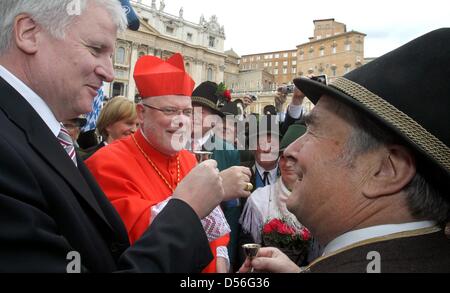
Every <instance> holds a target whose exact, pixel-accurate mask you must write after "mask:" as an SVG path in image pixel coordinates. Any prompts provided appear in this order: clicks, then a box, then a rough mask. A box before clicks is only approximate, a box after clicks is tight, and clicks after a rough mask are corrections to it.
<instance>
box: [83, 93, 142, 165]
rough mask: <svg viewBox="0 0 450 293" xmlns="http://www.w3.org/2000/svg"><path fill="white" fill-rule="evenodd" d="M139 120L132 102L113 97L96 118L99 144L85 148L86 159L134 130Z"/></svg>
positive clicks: (123, 98)
mask: <svg viewBox="0 0 450 293" xmlns="http://www.w3.org/2000/svg"><path fill="white" fill-rule="evenodd" d="M138 127H139V120H138V117H137V113H136V105H135V103H134V102H132V101H130V100H128V99H127V98H125V97H115V98H113V99H112V100H110V101H109V102H108V103H106V105H105V106H104V107H103V109H102V111H101V112H100V116H99V118H98V120H97V132H98V134H99V135H100V136H101V137H102V141H101V143H100V144H98V145H96V146H95V147H93V148H91V149H88V150H86V153H87V154H86V156H85V157H84V159H85V160H86V159H88V158H89V157H90V156H92V155H93V154H94V153H95V152H96V151H98V150H99V149H101V148H102V147H104V146H106V145H108V144H110V143H112V142H113V141H115V140H118V139H121V138H123V137H126V136H128V135H131V134H133V133H134V132H136V130H137V128H138Z"/></svg>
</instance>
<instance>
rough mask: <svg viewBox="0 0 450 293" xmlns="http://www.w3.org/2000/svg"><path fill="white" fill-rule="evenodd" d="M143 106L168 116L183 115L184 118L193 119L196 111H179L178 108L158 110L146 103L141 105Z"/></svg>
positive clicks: (190, 109)
mask: <svg viewBox="0 0 450 293" xmlns="http://www.w3.org/2000/svg"><path fill="white" fill-rule="evenodd" d="M141 105H142V106H144V107H147V108H149V109H153V110H156V111H160V112H162V113H163V114H164V115H166V116H171V117H172V116H176V115H181V114H183V115H184V116H187V117H191V116H192V113H193V112H194V110H193V109H192V108H189V109H177V108H156V107H153V106H150V105H147V104H144V103H141Z"/></svg>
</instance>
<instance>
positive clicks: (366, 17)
mask: <svg viewBox="0 0 450 293" xmlns="http://www.w3.org/2000/svg"><path fill="white" fill-rule="evenodd" d="M164 2H165V5H166V7H165V10H164V11H166V12H168V13H170V14H173V15H178V13H179V11H180V8H181V7H183V10H184V19H186V20H188V21H191V22H195V23H198V22H199V19H200V16H201V15H202V14H204V16H205V18H206V19H207V20H209V18H210V17H211V16H212V15H216V16H217V17H218V22H219V23H220V24H221V25H223V26H224V27H225V34H226V40H225V50H228V49H230V48H233V50H234V51H235V52H236V53H238V54H239V55H241V56H242V55H248V54H255V53H264V52H271V51H282V50H292V49H296V46H297V45H300V44H303V43H306V42H308V38H309V37H311V36H313V34H314V24H313V20H316V19H328V18H334V19H335V20H336V21H338V22H342V23H345V24H346V25H347V31H351V30H354V31H358V32H361V33H365V34H367V37H366V39H365V54H364V55H365V56H364V57H379V56H381V55H383V54H385V53H387V52H389V51H391V50H393V49H395V48H397V47H399V46H401V45H402V44H404V43H406V42H408V41H410V40H413V39H414V38H416V37H418V36H420V35H422V34H424V33H426V32H429V31H431V30H434V29H437V28H440V27H450V1H449V0H420V1H419V0H376V1H375V0H368V1H367V0H315V1H305V0H165V1H164ZM143 3H145V4H148V5H150V4H151V0H143ZM156 3H157V7H159V3H160V0H157V1H156Z"/></svg>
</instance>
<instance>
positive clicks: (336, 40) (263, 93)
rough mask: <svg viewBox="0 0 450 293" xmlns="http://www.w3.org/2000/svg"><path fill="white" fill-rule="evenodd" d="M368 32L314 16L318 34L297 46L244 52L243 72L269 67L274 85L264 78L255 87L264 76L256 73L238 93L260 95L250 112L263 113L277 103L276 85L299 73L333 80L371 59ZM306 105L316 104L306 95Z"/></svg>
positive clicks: (240, 78)
mask: <svg viewBox="0 0 450 293" xmlns="http://www.w3.org/2000/svg"><path fill="white" fill-rule="evenodd" d="M365 36H366V35H365V34H363V33H360V32H357V31H349V32H347V28H346V25H345V24H343V23H340V22H337V21H335V20H334V19H320V20H314V36H313V37H311V38H309V41H308V42H306V43H302V44H300V45H298V46H297V48H296V49H293V50H285V51H278V52H266V53H256V54H250V55H244V56H242V57H241V60H240V72H241V73H240V74H242V75H243V76H246V77H247V76H250V74H249V72H252V71H253V72H255V73H256V72H258V71H261V70H262V71H266V72H267V73H270V74H272V75H273V85H272V89H270V90H267V87H266V88H264V86H263V83H262V82H260V83H259V88H258V89H256V90H255V88H254V87H255V82H257V81H258V80H261V79H260V77H259V75H257V74H253V75H252V76H253V77H254V80H253V83H250V82H248V81H247V83H244V84H242V82H240V83H239V88H238V90H237V91H235V92H236V93H235V95H234V96H235V98H240V97H242V96H244V95H245V94H246V93H247V94H256V95H258V100H257V101H256V102H255V103H254V104H253V105H252V106H251V107H250V108H249V109H248V112H254V113H261V111H262V109H263V108H264V107H265V106H266V105H270V104H272V105H273V104H274V98H273V97H274V95H275V91H276V89H277V88H278V87H279V86H281V85H283V84H292V80H293V79H294V78H296V77H300V76H308V75H310V74H313V75H322V74H325V75H327V76H328V79H329V81H333V79H335V78H336V77H338V76H342V75H344V74H346V73H348V72H350V71H351V70H353V69H355V68H357V67H359V66H361V65H363V64H364V63H366V62H368V61H369V60H367V61H366V60H365V59H364V38H365ZM245 79H248V78H243V77H238V80H239V81H240V80H245ZM305 107H306V108H307V109H311V108H312V107H313V105H312V103H311V102H310V101H309V100H306V99H305Z"/></svg>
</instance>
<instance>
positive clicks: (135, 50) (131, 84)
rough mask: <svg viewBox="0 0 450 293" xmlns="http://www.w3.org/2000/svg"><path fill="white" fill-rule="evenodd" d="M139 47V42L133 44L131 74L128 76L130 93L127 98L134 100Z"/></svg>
mask: <svg viewBox="0 0 450 293" xmlns="http://www.w3.org/2000/svg"><path fill="white" fill-rule="evenodd" d="M138 48H139V44H137V43H133V44H132V45H131V61H130V74H129V77H128V95H127V98H128V99H129V100H130V101H134V93H135V91H136V83H135V82H134V77H133V73H134V67H135V66H136V62H137V60H138Z"/></svg>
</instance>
